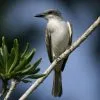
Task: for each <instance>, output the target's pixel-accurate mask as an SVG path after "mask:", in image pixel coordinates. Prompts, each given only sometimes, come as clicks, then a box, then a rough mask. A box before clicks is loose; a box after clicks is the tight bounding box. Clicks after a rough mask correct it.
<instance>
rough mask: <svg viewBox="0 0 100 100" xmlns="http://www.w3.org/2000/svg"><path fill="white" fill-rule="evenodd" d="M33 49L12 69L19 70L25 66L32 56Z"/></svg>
mask: <svg viewBox="0 0 100 100" xmlns="http://www.w3.org/2000/svg"><path fill="white" fill-rule="evenodd" d="M34 53H35V51H34V50H32V51H31V52H30V53H29V54H27V56H25V57H24V58H23V59H22V60H21V61H20V63H19V65H18V66H16V68H15V69H14V71H15V72H16V71H19V70H22V69H24V68H25V66H26V65H27V64H28V63H29V62H30V61H31V60H32V57H33V55H34Z"/></svg>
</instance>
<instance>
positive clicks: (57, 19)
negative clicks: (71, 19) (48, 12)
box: [48, 16, 63, 22]
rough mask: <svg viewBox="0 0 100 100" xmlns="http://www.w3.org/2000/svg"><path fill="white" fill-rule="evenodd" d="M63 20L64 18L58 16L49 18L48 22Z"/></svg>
mask: <svg viewBox="0 0 100 100" xmlns="http://www.w3.org/2000/svg"><path fill="white" fill-rule="evenodd" d="M62 20H63V18H62V17H58V16H56V17H52V18H49V19H48V22H50V21H62Z"/></svg>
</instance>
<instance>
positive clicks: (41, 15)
mask: <svg viewBox="0 0 100 100" xmlns="http://www.w3.org/2000/svg"><path fill="white" fill-rule="evenodd" d="M44 16H45V14H44V13H41V14H37V15H35V16H34V17H44Z"/></svg>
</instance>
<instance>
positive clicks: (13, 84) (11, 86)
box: [4, 79, 18, 100]
mask: <svg viewBox="0 0 100 100" xmlns="http://www.w3.org/2000/svg"><path fill="white" fill-rule="evenodd" d="M17 83H18V81H17V80H15V79H12V80H11V85H10V88H9V90H8V92H7V94H6V96H5V98H4V100H8V98H9V97H10V95H11V93H12V92H13V90H14V89H15V87H16V85H17Z"/></svg>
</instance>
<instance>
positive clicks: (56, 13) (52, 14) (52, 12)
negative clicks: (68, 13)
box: [35, 9, 62, 20]
mask: <svg viewBox="0 0 100 100" xmlns="http://www.w3.org/2000/svg"><path fill="white" fill-rule="evenodd" d="M35 17H41V18H45V19H47V20H49V19H52V18H62V16H61V13H60V11H58V10H54V9H50V10H47V11H45V12H43V13H40V14H37V15H35Z"/></svg>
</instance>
